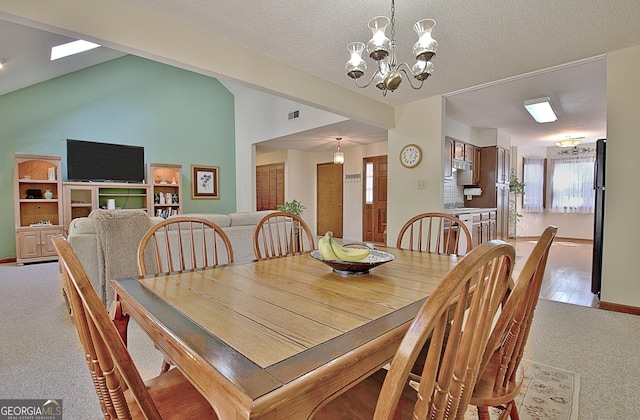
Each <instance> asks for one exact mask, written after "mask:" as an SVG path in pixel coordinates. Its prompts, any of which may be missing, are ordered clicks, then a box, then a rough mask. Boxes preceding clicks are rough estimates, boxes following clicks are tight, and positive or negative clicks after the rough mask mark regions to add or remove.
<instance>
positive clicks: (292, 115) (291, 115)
mask: <svg viewBox="0 0 640 420" xmlns="http://www.w3.org/2000/svg"><path fill="white" fill-rule="evenodd" d="M299 116H300V111H293V112H290V113H289V119H290V120H293V119H296V118H298V117H299Z"/></svg>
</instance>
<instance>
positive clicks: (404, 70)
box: [397, 63, 424, 90]
mask: <svg viewBox="0 0 640 420" xmlns="http://www.w3.org/2000/svg"><path fill="white" fill-rule="evenodd" d="M397 69H398V71H400V72H402V73H404V75H405V76H407V81H408V82H409V85H410V86H411V87H412V88H413V89H414V90H419V89H420V88H421V87H422V84H423V83H424V80H420V84H419V85H414V84H413V82H412V79H413V77H414V74H413V72H412V71H411V69H410V68H409V65H408V64H407V63H400V64H398V67H397Z"/></svg>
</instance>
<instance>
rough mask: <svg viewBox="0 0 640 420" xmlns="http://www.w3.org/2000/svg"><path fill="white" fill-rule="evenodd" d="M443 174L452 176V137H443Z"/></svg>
mask: <svg viewBox="0 0 640 420" xmlns="http://www.w3.org/2000/svg"><path fill="white" fill-rule="evenodd" d="M444 176H445V178H447V177H451V176H453V139H451V138H449V137H445V139H444Z"/></svg>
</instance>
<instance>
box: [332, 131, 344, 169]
mask: <svg viewBox="0 0 640 420" xmlns="http://www.w3.org/2000/svg"><path fill="white" fill-rule="evenodd" d="M336 140H337V141H338V148H337V149H336V151H335V152H333V163H335V164H336V165H342V164H343V163H344V152H343V151H342V149H341V148H340V140H342V137H336Z"/></svg>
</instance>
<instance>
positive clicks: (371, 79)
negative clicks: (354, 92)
mask: <svg viewBox="0 0 640 420" xmlns="http://www.w3.org/2000/svg"><path fill="white" fill-rule="evenodd" d="M379 73H380V70H376V71H375V73H373V75H371V78H370V79H369V81H368V82H367V84H366V85H360V84H358V80H359V79H353V80H354V81H355V83H356V86H357V87H359V88H366V87H369V86H370V85H371V82H373V80H374V79H375V78H376V76H377V75H378V74H379Z"/></svg>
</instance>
